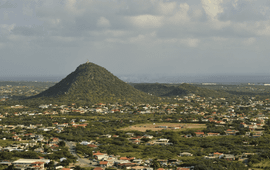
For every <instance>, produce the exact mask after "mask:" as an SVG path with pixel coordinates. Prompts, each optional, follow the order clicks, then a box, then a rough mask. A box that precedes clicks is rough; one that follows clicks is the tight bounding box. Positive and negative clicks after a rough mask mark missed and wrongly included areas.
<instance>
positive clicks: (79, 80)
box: [30, 62, 157, 103]
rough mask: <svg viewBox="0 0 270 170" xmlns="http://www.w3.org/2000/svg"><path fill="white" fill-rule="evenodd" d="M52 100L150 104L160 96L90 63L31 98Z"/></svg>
mask: <svg viewBox="0 0 270 170" xmlns="http://www.w3.org/2000/svg"><path fill="white" fill-rule="evenodd" d="M34 98H47V99H48V98H49V99H51V100H69V101H84V102H90V103H95V102H126V101H127V102H151V101H156V100H157V97H155V96H151V95H148V94H146V93H144V92H142V91H139V90H137V89H135V88H134V87H132V86H130V85H129V84H127V83H125V82H123V81H122V80H120V79H119V78H117V77H116V76H114V75H113V74H112V73H110V72H109V71H108V70H106V69H105V68H103V67H101V66H98V65H96V64H94V63H90V62H87V63H85V64H82V65H80V66H79V67H77V69H76V70H75V71H74V72H72V73H70V74H69V75H68V76H67V77H65V78H64V79H62V80H61V81H60V82H59V83H57V84H55V85H54V86H52V87H50V88H49V89H47V90H45V91H43V92H42V93H40V94H38V95H36V96H32V97H30V99H34Z"/></svg>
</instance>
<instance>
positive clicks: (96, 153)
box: [93, 153, 104, 155]
mask: <svg viewBox="0 0 270 170" xmlns="http://www.w3.org/2000/svg"><path fill="white" fill-rule="evenodd" d="M93 155H104V153H93Z"/></svg>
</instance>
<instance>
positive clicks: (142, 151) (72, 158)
mask: <svg viewBox="0 0 270 170" xmlns="http://www.w3.org/2000/svg"><path fill="white" fill-rule="evenodd" d="M8 88H10V87H8ZM166 98H167V99H168V97H164V99H162V98H161V99H160V100H161V102H160V103H159V104H148V103H140V104H136V103H128V102H126V103H97V104H93V105H88V106H85V105H83V106H81V105H78V104H77V103H69V104H66V105H58V104H55V103H40V104H39V105H38V106H27V105H22V104H16V103H15V104H14V105H10V106H9V105H7V102H8V101H9V99H8V98H2V99H1V103H0V106H1V110H0V111H1V115H0V121H1V123H0V124H1V125H0V128H1V134H0V137H1V141H0V143H1V153H0V159H1V160H2V161H1V162H0V164H1V168H2V169H4V168H6V167H13V168H14V169H27V168H30V169H63V170H67V169H68V168H69V169H82V168H86V169H87V168H91V169H94V170H101V169H110V168H115V169H131V170H153V169H158V170H161V169H177V170H187V169H189V170H193V169H198V167H199V166H210V164H211V167H215V166H217V167H218V166H220V165H222V166H223V167H228V168H229V169H230V168H232V167H238V168H239V169H245V168H252V167H263V166H266V167H267V159H268V156H270V155H269V153H270V152H268V151H269V142H270V140H269V136H270V135H269V133H270V131H269V113H270V101H269V99H267V98H266V99H264V100H260V99H258V98H257V97H256V96H254V97H242V96H241V97H239V98H235V99H231V98H224V97H219V98H213V97H201V96H198V95H196V94H192V93H190V94H188V95H186V96H181V97H179V96H175V97H173V98H170V102H165V101H164V102H163V100H165V99H166ZM195 160H196V161H195ZM264 164H265V165H264Z"/></svg>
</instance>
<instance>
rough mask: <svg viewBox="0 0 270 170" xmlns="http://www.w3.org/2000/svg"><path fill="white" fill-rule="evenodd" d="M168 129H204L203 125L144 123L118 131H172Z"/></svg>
mask: <svg viewBox="0 0 270 170" xmlns="http://www.w3.org/2000/svg"><path fill="white" fill-rule="evenodd" d="M158 126H167V127H168V128H160V127H158ZM169 127H181V128H179V129H175V130H186V129H203V128H206V125H205V124H196V123H155V124H154V123H145V124H137V125H133V126H129V127H125V128H121V129H120V130H125V131H131V130H138V131H141V132H145V131H146V130H152V131H160V130H162V129H168V130H170V129H172V128H169Z"/></svg>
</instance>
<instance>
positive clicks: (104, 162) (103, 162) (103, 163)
mask: <svg viewBox="0 0 270 170" xmlns="http://www.w3.org/2000/svg"><path fill="white" fill-rule="evenodd" d="M99 164H100V165H107V164H108V162H107V161H100V162H99Z"/></svg>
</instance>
